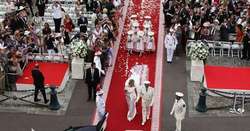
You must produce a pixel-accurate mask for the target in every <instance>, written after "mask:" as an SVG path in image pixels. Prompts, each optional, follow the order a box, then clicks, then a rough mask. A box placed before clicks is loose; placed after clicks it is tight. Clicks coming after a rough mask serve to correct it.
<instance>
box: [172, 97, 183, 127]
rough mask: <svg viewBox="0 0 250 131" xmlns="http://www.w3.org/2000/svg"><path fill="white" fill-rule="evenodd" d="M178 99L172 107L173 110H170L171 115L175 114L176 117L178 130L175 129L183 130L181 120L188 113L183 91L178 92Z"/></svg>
mask: <svg viewBox="0 0 250 131" xmlns="http://www.w3.org/2000/svg"><path fill="white" fill-rule="evenodd" d="M175 95H176V99H175V102H174V105H173V108H172V111H171V112H170V115H173V114H174V117H175V119H176V130H175V131H181V121H182V120H183V119H184V118H185V114H186V104H185V101H184V100H183V99H182V98H183V96H184V95H183V93H181V92H176V93H175Z"/></svg>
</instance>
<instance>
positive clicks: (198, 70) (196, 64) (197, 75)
mask: <svg viewBox="0 0 250 131" xmlns="http://www.w3.org/2000/svg"><path fill="white" fill-rule="evenodd" d="M203 75H204V63H203V60H191V70H190V78H191V81H201V80H202V77H203Z"/></svg>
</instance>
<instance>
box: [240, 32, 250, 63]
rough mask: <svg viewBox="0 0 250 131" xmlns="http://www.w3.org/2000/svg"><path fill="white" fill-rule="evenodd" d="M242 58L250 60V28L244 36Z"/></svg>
mask: <svg viewBox="0 0 250 131" xmlns="http://www.w3.org/2000/svg"><path fill="white" fill-rule="evenodd" d="M241 59H246V60H250V28H248V29H247V32H246V34H245V36H244V38H243V56H242V58H241Z"/></svg>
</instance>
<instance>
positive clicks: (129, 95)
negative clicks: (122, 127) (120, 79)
mask: <svg viewBox="0 0 250 131" xmlns="http://www.w3.org/2000/svg"><path fill="white" fill-rule="evenodd" d="M124 90H125V95H126V100H127V104H128V113H127V119H128V121H132V120H133V119H134V117H135V115H136V113H137V111H136V99H137V92H136V87H135V81H134V79H128V80H127V81H126V82H125V88H124Z"/></svg>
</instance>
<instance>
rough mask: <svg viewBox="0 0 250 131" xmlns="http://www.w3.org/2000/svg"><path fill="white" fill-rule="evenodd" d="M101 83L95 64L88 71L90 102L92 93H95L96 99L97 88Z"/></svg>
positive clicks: (87, 82) (87, 80)
mask: <svg viewBox="0 0 250 131" xmlns="http://www.w3.org/2000/svg"><path fill="white" fill-rule="evenodd" d="M99 83H100V75H99V70H98V69H97V68H96V65H95V63H92V64H91V67H90V68H88V69H87V71H86V84H87V85H88V95H89V97H88V101H90V100H91V97H92V93H94V94H93V95H94V100H95V98H96V86H97V84H99Z"/></svg>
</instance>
